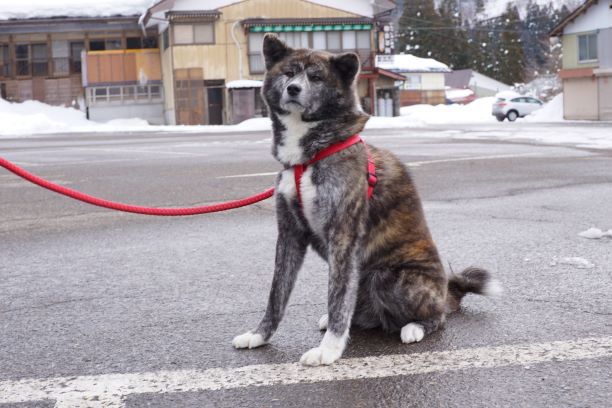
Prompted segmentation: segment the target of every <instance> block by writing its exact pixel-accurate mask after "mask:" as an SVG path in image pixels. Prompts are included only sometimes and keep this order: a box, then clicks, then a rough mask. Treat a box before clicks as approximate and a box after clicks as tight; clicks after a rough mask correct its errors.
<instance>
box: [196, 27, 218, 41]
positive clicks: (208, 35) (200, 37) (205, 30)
mask: <svg viewBox="0 0 612 408" xmlns="http://www.w3.org/2000/svg"><path fill="white" fill-rule="evenodd" d="M193 31H194V34H193V36H194V39H195V42H196V43H197V44H214V42H215V32H214V31H215V30H214V27H213V25H212V23H209V24H196V25H194V26H193Z"/></svg>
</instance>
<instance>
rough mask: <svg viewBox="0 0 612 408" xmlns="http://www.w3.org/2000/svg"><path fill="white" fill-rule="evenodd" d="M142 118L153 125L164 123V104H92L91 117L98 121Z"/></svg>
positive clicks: (90, 108)
mask: <svg viewBox="0 0 612 408" xmlns="http://www.w3.org/2000/svg"><path fill="white" fill-rule="evenodd" d="M131 118H140V119H144V120H146V121H147V122H149V123H150V124H151V125H164V124H165V118H164V106H163V104H162V103H161V102H160V103H157V104H133V105H108V106H90V107H89V119H91V120H94V121H96V122H107V121H109V120H113V119H131Z"/></svg>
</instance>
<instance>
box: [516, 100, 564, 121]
mask: <svg viewBox="0 0 612 408" xmlns="http://www.w3.org/2000/svg"><path fill="white" fill-rule="evenodd" d="M524 120H525V121H526V122H563V121H564V120H565V119H563V94H562V93H561V94H559V95H557V96H555V97H554V98H553V99H552V100H551V101H550V102H548V103H547V104H545V105H544V106H543V107H542V108H541V109H539V110H537V111H535V112H533V113H532V114H531V115H529V116H525V118H524Z"/></svg>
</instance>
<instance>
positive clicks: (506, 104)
mask: <svg viewBox="0 0 612 408" xmlns="http://www.w3.org/2000/svg"><path fill="white" fill-rule="evenodd" d="M542 105H544V103H543V102H542V101H541V100H539V99H536V98H532V97H531V96H517V97H514V98H511V99H510V98H503V97H498V98H497V100H496V101H495V103H493V112H492V114H493V116H495V117H496V118H497V120H499V121H500V122H503V120H504V119H506V118H508V120H509V121H510V122H514V121H515V120H516V118H522V117H524V116H527V115H529V114H530V113H531V112H533V111H536V110H538V109H540V108H541V107H542Z"/></svg>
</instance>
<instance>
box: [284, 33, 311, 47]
mask: <svg viewBox="0 0 612 408" xmlns="http://www.w3.org/2000/svg"><path fill="white" fill-rule="evenodd" d="M279 37H280V39H281V40H283V41H284V42H286V43H287V45H288V46H290V47H291V48H308V33H280V34H279Z"/></svg>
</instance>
